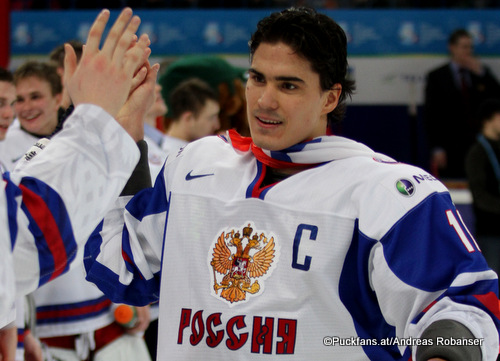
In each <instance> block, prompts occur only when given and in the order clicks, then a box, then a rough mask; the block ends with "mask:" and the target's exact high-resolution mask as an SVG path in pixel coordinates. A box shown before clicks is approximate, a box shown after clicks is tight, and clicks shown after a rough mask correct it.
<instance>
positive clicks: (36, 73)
mask: <svg viewBox="0 0 500 361" xmlns="http://www.w3.org/2000/svg"><path fill="white" fill-rule="evenodd" d="M30 77H36V78H38V79H40V80H44V81H46V82H47V83H49V85H50V90H51V93H52V95H57V94H60V93H61V92H62V84H61V77H60V76H59V74H57V70H56V67H55V66H54V65H51V64H48V63H42V62H39V61H33V60H30V61H27V62H26V63H24V64H22V65H21V66H20V67H19V68H17V69H16V71H15V72H14V84H16V85H17V84H18V83H19V81H21V80H23V79H26V78H30Z"/></svg>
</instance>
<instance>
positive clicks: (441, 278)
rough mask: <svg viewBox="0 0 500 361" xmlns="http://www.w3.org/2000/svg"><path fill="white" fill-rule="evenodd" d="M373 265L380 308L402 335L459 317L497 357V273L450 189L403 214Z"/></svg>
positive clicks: (378, 248)
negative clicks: (488, 261)
mask: <svg viewBox="0 0 500 361" xmlns="http://www.w3.org/2000/svg"><path fill="white" fill-rule="evenodd" d="M371 265H372V272H371V283H372V286H373V289H374V290H375V293H376V295H377V299H378V302H379V305H380V310H381V312H382V315H383V318H384V319H385V320H387V321H388V323H389V324H392V325H394V326H395V333H396V336H397V337H400V338H411V337H412V338H415V339H417V340H420V338H421V337H422V334H423V333H424V332H425V330H426V329H428V328H429V326H431V325H432V324H434V323H435V322H438V321H445V320H451V321H456V322H459V323H460V324H462V325H464V326H465V327H466V328H467V329H468V330H470V332H471V333H472V335H474V338H475V339H477V340H478V342H479V344H477V345H478V346H480V347H481V352H482V354H483V359H485V360H490V359H496V355H497V353H498V345H499V336H498V328H499V326H500V320H499V318H498V317H499V309H498V279H497V276H496V274H495V273H494V272H493V271H492V270H491V269H489V267H488V265H487V263H486V261H485V259H484V257H483V256H482V254H481V251H480V249H479V247H478V245H477V244H476V242H475V240H474V238H473V237H472V235H471V234H470V233H469V231H468V229H467V227H466V226H465V224H464V222H463V221H462V218H461V216H460V213H459V212H458V211H457V209H456V208H455V206H454V205H453V203H452V201H451V199H450V197H449V194H448V193H447V192H442V193H433V194H430V195H429V196H428V197H427V198H426V199H425V200H424V201H422V202H421V203H420V204H419V205H418V206H416V207H414V208H413V209H411V210H410V211H409V212H408V213H406V214H405V216H404V217H403V218H402V219H400V220H399V221H398V222H397V223H396V224H395V225H394V227H393V228H392V229H391V230H390V231H389V232H388V233H387V234H385V235H384V237H383V238H382V239H381V240H380V242H379V243H378V244H377V246H375V247H374V248H373V253H372V261H371ZM442 336H443V340H444V339H446V338H447V336H448V337H449V335H447V334H446V332H445V331H443V333H442ZM427 341H428V340H421V342H427ZM454 341H456V340H445V341H443V342H454ZM432 342H435V343H437V342H436V340H433V341H432ZM464 342H468V343H471V342H474V341H473V340H470V339H468V340H467V341H464ZM412 346H416V347H413V348H412V352H413V358H414V359H416V354H415V352H416V349H417V348H418V344H415V345H412ZM426 346H428V345H426ZM435 346H439V345H437V344H436V345H435Z"/></svg>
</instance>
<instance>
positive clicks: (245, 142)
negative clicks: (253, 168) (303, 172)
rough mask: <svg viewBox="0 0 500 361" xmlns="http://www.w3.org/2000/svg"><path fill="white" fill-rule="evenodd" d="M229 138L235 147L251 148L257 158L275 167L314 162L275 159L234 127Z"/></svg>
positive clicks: (243, 149) (306, 165)
mask: <svg viewBox="0 0 500 361" xmlns="http://www.w3.org/2000/svg"><path fill="white" fill-rule="evenodd" d="M228 134H229V138H231V143H232V144H233V147H234V148H236V149H238V150H241V151H243V152H246V151H248V150H249V149H250V150H251V151H252V153H253V155H254V156H255V158H257V159H258V160H259V161H260V162H262V163H263V164H265V165H267V166H269V167H271V168H275V169H283V168H292V167H311V166H313V164H301V163H291V162H285V161H282V160H278V159H274V158H271V157H270V156H268V155H267V154H266V153H264V151H263V150H262V149H261V148H259V147H257V146H256V145H255V143H254V142H253V141H252V138H250V137H243V136H241V135H240V134H238V132H237V131H236V130H234V129H230V130H229V131H228Z"/></svg>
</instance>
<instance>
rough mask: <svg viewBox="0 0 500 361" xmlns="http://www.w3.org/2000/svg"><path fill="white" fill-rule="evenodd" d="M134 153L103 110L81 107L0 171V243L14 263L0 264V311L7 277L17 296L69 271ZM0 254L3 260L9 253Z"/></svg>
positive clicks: (6, 305)
mask: <svg viewBox="0 0 500 361" xmlns="http://www.w3.org/2000/svg"><path fill="white" fill-rule="evenodd" d="M138 159H139V152H138V150H137V146H136V145H135V142H134V141H133V140H132V138H131V137H130V136H129V135H128V134H127V133H126V132H125V131H124V130H123V128H122V127H121V126H120V125H119V124H118V123H117V122H116V121H115V120H114V119H113V118H112V117H110V115H109V114H108V113H106V112H105V111H103V110H102V109H101V108H99V107H96V106H93V105H80V106H78V107H77V108H76V109H75V111H74V112H73V114H72V116H71V117H70V118H69V119H68V120H67V122H66V124H65V126H64V130H63V131H62V132H60V133H59V134H58V135H57V136H55V137H54V138H53V139H52V141H51V142H50V144H49V145H48V146H47V147H46V148H45V150H44V151H43V152H42V153H41V154H39V155H38V156H37V157H35V158H34V159H33V160H31V161H30V162H26V163H23V164H21V165H20V166H19V167H16V168H15V169H14V170H13V171H12V172H11V173H8V172H7V173H3V184H4V189H3V191H2V192H0V244H1V247H6V245H7V246H8V247H6V248H11V249H13V266H12V265H9V263H8V262H5V261H4V262H2V265H1V267H0V268H1V269H2V271H1V272H0V273H1V274H2V283H1V288H0V290H1V291H5V292H2V293H1V294H0V314H3V313H4V312H5V311H6V310H8V309H10V307H11V305H12V299H13V297H14V296H15V292H14V281H15V288H16V291H17V294H18V295H24V294H27V293H29V292H31V291H33V290H34V289H35V288H37V287H39V286H41V285H43V284H45V283H46V282H48V281H50V280H52V279H54V278H56V277H58V276H59V275H61V274H62V273H64V272H66V271H67V270H68V269H69V265H70V262H71V261H72V260H73V259H74V257H75V255H76V252H77V247H78V245H81V244H82V243H84V242H85V241H86V240H87V238H88V236H89V235H90V234H91V232H92V230H93V229H94V228H95V226H96V224H97V223H98V222H99V220H100V219H102V217H103V216H104V214H106V212H107V210H108V209H109V205H110V204H111V203H112V202H113V201H114V200H115V198H116V197H118V195H119V194H120V192H121V190H122V189H123V186H124V185H125V183H126V182H127V180H128V177H129V176H130V174H131V173H132V170H133V169H134V167H135V165H136V163H137V161H138ZM3 257H4V259H5V260H7V261H9V258H10V257H9V253H8V252H7V253H3ZM13 270H14V272H12V271H13ZM3 274H5V275H7V277H5V276H3ZM4 287H5V289H4Z"/></svg>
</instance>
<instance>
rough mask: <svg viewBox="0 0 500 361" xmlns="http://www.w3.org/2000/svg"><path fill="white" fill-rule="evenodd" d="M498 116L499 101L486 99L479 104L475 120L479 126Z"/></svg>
mask: <svg viewBox="0 0 500 361" xmlns="http://www.w3.org/2000/svg"><path fill="white" fill-rule="evenodd" d="M495 114H500V99H486V100H485V101H483V102H482V103H481V105H480V106H479V109H478V111H477V119H478V120H479V122H480V123H481V124H484V122H486V121H488V120H490V119H492V118H493V116H495Z"/></svg>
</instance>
